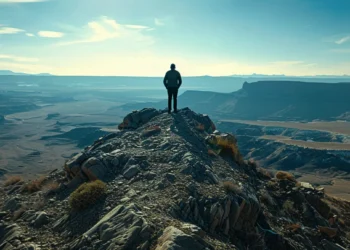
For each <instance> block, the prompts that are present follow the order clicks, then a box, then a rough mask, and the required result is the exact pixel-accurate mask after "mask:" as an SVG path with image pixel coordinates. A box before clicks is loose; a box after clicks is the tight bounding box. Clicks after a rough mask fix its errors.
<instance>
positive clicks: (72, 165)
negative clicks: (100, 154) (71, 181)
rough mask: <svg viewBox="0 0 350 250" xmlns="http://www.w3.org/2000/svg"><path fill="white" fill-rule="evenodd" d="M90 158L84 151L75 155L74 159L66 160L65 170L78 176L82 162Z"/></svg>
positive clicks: (72, 175) (71, 174)
mask: <svg viewBox="0 0 350 250" xmlns="http://www.w3.org/2000/svg"><path fill="white" fill-rule="evenodd" d="M87 158H88V155H87V154H86V153H84V152H82V153H79V154H77V155H75V156H74V157H73V158H72V159H70V160H69V161H67V162H66V164H65V170H66V172H67V173H68V174H69V175H70V176H71V177H74V176H77V175H78V174H79V173H80V170H81V168H80V166H81V164H82V163H83V162H84V161H85V160H86V159H87Z"/></svg>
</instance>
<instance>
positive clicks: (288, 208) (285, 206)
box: [283, 200, 296, 214]
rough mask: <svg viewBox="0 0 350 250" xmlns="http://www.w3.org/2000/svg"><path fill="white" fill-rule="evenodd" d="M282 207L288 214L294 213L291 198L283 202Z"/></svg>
mask: <svg viewBox="0 0 350 250" xmlns="http://www.w3.org/2000/svg"><path fill="white" fill-rule="evenodd" d="M283 209H284V211H286V212H287V213H289V214H296V211H295V208H294V202H293V201H291V200H286V201H285V202H284V203H283Z"/></svg>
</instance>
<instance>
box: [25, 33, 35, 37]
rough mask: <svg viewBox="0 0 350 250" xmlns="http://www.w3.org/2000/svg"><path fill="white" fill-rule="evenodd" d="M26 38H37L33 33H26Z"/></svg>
mask: <svg viewBox="0 0 350 250" xmlns="http://www.w3.org/2000/svg"><path fill="white" fill-rule="evenodd" d="M26 36H35V35H34V34H32V33H26Z"/></svg>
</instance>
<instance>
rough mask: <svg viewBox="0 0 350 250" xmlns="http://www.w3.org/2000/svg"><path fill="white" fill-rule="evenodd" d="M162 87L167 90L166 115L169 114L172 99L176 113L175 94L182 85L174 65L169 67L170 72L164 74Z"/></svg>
mask: <svg viewBox="0 0 350 250" xmlns="http://www.w3.org/2000/svg"><path fill="white" fill-rule="evenodd" d="M163 83H164V86H165V87H166V89H167V90H168V113H169V114H170V113H171V101H172V98H174V113H177V93H178V90H179V88H180V86H181V84H182V79H181V75H180V72H179V71H177V70H175V64H173V63H172V64H171V65H170V70H169V71H168V72H166V74H165V77H164V80H163Z"/></svg>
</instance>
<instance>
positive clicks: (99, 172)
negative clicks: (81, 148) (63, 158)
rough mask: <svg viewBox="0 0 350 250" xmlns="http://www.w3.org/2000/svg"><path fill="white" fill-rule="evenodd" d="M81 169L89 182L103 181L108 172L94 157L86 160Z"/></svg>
mask: <svg viewBox="0 0 350 250" xmlns="http://www.w3.org/2000/svg"><path fill="white" fill-rule="evenodd" d="M81 169H82V171H83V173H84V174H86V176H87V177H88V178H89V180H91V181H94V180H97V179H100V180H101V179H103V178H104V177H105V175H106V174H107V170H108V169H107V168H106V167H105V165H104V164H103V163H102V162H101V161H100V160H98V159H97V158H95V157H91V158H89V159H88V160H86V161H85V162H84V163H83V165H82V167H81Z"/></svg>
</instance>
